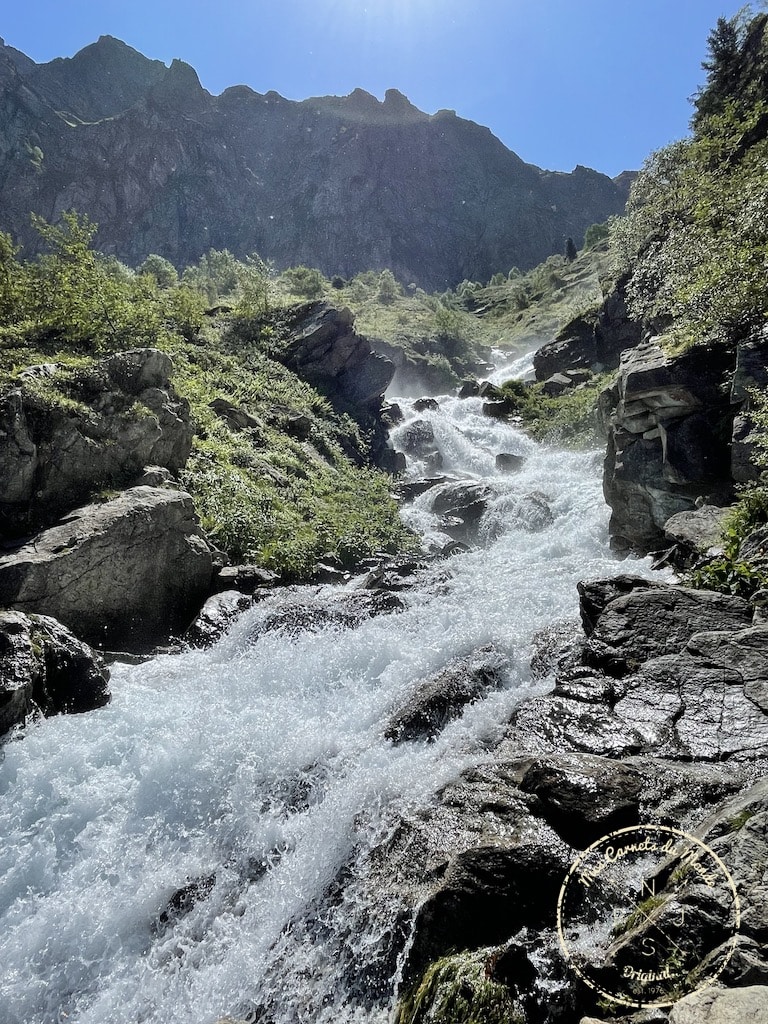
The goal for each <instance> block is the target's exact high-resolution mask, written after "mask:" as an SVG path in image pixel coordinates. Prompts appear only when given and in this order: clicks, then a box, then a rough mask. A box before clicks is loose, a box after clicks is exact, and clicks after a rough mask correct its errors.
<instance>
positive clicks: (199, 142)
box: [0, 36, 628, 289]
mask: <svg viewBox="0 0 768 1024" xmlns="http://www.w3.org/2000/svg"><path fill="white" fill-rule="evenodd" d="M627 187H628V184H627V181H626V180H625V179H624V178H623V177H621V178H620V179H617V180H616V181H613V180H611V179H610V178H608V177H607V176H605V175H602V174H599V173H598V172H596V171H592V170H589V169H587V168H584V167H577V168H576V169H575V170H574V171H573V172H572V173H571V174H566V173H562V172H549V171H543V170H540V169H539V168H537V167H535V166H533V165H532V164H527V163H525V162H524V161H523V160H521V159H520V158H519V157H518V156H516V155H515V154H514V153H512V152H511V151H510V150H508V149H507V148H506V147H505V146H504V145H503V144H502V143H501V142H500V141H499V140H498V139H497V138H495V136H494V135H493V134H492V133H491V132H490V130H489V129H487V128H483V127H481V126H479V125H477V124H475V123H474V122H472V121H467V120H464V119H462V118H459V117H457V116H456V114H455V113H454V112H453V111H438V112H437V113H436V114H434V115H429V114H426V113H423V112H422V111H420V110H418V109H417V108H416V107H415V106H413V105H412V104H411V103H410V102H409V101H408V100H407V99H406V97H405V96H403V95H402V94H401V93H399V92H397V91H396V90H389V91H388V92H387V94H386V97H385V99H384V101H383V102H381V101H379V100H377V99H376V98H375V97H374V96H371V95H370V94H368V93H366V92H364V91H363V90H360V89H358V90H355V91H354V92H353V93H351V94H350V95H349V96H345V97H335V96H328V97H319V98H314V99H308V100H304V101H300V102H296V101H292V100H286V99H284V98H283V97H281V96H279V95H278V94H277V93H275V92H268V93H266V94H263V95H262V94H260V93H256V92H254V91H253V90H252V89H250V88H249V87H247V86H234V87H232V88H229V89H227V90H225V91H224V92H223V93H222V94H221V95H220V96H212V95H211V94H210V93H208V92H207V91H206V90H204V89H203V88H202V86H201V84H200V81H199V79H198V77H197V74H196V72H195V71H194V69H193V68H191V67H190V66H189V65H188V64H185V63H184V62H182V61H178V60H175V61H173V63H172V64H171V65H170V67H166V66H165V65H164V64H162V62H160V61H153V60H149V59H148V58H146V57H144V56H143V55H142V54H140V53H138V52H137V51H136V50H134V49H132V48H131V47H129V46H127V45H126V44H125V43H122V42H120V41H119V40H117V39H113V38H112V37H109V36H102V37H101V38H100V39H99V40H98V41H97V42H96V43H93V44H91V45H90V46H87V47H85V48H84V49H83V50H81V51H80V52H79V53H78V54H76V55H75V56H74V57H72V58H58V59H56V60H54V61H51V62H49V63H47V64H36V63H35V62H34V61H32V60H30V58H28V57H26V56H25V55H24V54H22V53H20V51H18V50H14V49H13V48H12V47H9V46H6V45H5V44H4V43H2V41H0V190H1V193H0V194H2V197H3V201H2V206H1V208H0V228H2V229H4V230H8V231H11V232H12V233H13V235H14V236H15V237H16V238H17V239H18V240H19V241H20V242H22V243H24V244H25V245H27V246H28V247H30V248H32V249H33V248H34V245H35V234H34V232H33V230H32V229H31V227H30V218H29V214H30V211H34V212H36V213H39V214H41V215H42V216H44V217H46V218H47V219H52V218H55V217H56V216H57V215H58V214H59V213H60V212H61V211H62V210H65V209H69V208H75V209H77V210H78V211H80V212H83V213H88V214H89V215H90V216H91V217H92V219H94V220H95V221H97V222H98V223H99V225H100V231H99V235H98V237H97V244H98V245H99V247H100V248H101V249H102V250H104V251H105V252H108V253H113V254H115V255H116V256H118V257H119V258H121V259H123V260H125V261H127V262H129V263H132V264H136V263H137V262H140V261H141V260H142V259H143V258H144V257H145V256H146V255H147V253H149V252H158V253H160V254H161V255H163V256H166V257H167V258H168V259H170V260H171V261H172V262H174V263H175V264H177V265H179V266H181V265H184V264H186V263H189V262H192V261H194V260H196V259H197V258H198V257H199V256H200V255H201V253H203V252H204V251H206V250H207V249H208V248H210V247H215V248H228V249H231V250H232V251H233V252H234V253H235V254H236V255H244V254H246V253H248V252H252V251H257V252H259V253H260V254H261V255H262V256H264V257H267V258H271V259H273V260H274V261H275V262H276V264H277V265H278V266H288V265H296V264H300V263H306V264H309V265H312V266H317V267H319V268H320V269H321V270H323V271H324V272H325V273H327V274H333V273H340V274H343V275H352V274H354V273H357V272H359V271H361V270H365V269H369V268H381V267H385V266H388V267H391V268H392V269H393V270H394V272H395V273H396V274H397V276H398V277H400V278H401V279H402V280H404V281H406V282H410V281H415V282H416V283H418V284H419V285H421V286H422V287H425V288H430V289H433V288H443V287H446V286H448V285H455V284H456V283H458V282H459V281H461V280H462V279H464V278H466V277H468V278H472V279H482V280H485V279H487V278H488V277H489V276H490V275H491V274H492V273H494V272H496V271H498V270H506V269H508V268H509V267H511V266H518V267H520V268H522V269H525V268H529V267H531V266H533V265H535V264H536V263H538V262H540V261H541V260H543V259H545V258H546V257H547V256H549V255H551V254H552V253H554V252H561V251H562V248H563V240H564V237H565V236H568V235H570V236H573V237H574V238H576V239H577V240H580V239H581V237H582V236H583V233H584V231H585V229H586V228H587V227H588V226H589V225H590V224H592V223H594V222H596V221H602V220H604V219H605V218H606V217H607V216H609V215H610V214H612V213H618V212H620V211H621V210H622V209H623V206H624V202H625V200H626V194H627Z"/></svg>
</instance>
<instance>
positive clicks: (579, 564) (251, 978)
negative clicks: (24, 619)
mask: <svg viewBox="0 0 768 1024" xmlns="http://www.w3.org/2000/svg"><path fill="white" fill-rule="evenodd" d="M438 401H439V408H438V409H428V410H426V411H424V412H420V413H415V412H413V411H412V406H411V403H410V402H409V401H407V400H403V401H402V403H401V404H402V407H403V409H404V411H405V412H406V414H407V418H406V420H405V422H404V423H403V424H402V425H401V426H400V427H398V429H397V430H396V431H395V433H394V440H395V442H396V443H397V442H398V441H400V442H402V440H403V436H404V433H405V432H406V431H407V429H408V427H409V425H412V424H413V422H414V421H415V420H417V419H421V420H423V421H425V422H428V423H429V424H430V426H431V429H432V433H433V436H434V443H435V447H436V448H437V449H438V450H439V452H440V454H441V457H442V467H441V469H440V470H439V473H440V474H444V475H449V476H454V477H459V478H460V479H463V480H467V481H470V482H472V481H474V482H478V481H481V482H482V483H483V484H485V485H487V487H488V489H489V490H488V494H487V496H486V497H487V506H486V508H485V511H484V513H483V516H482V519H481V520H480V523H479V525H478V537H479V541H480V544H481V545H484V546H480V547H478V548H477V549H475V550H471V551H468V552H465V553H461V554H458V555H454V556H453V557H451V558H446V559H441V560H439V561H436V562H434V563H433V564H432V567H431V568H430V569H429V570H428V571H427V572H426V573H425V574H424V575H423V576H422V577H420V579H419V582H418V584H417V585H416V586H415V587H414V588H413V589H411V590H407V591H404V592H403V593H402V595H401V599H402V602H403V605H404V607H403V609H402V610H400V611H396V612H392V613H390V614H385V615H379V616H377V617H372V618H367V619H364V620H363V621H361V622H360V623H359V624H357V625H356V627H353V626H351V625H350V623H348V622H345V621H341V620H338V619H334V618H333V617H326V618H325V619H322V620H319V621H318V622H316V623H315V624H314V625H313V626H312V627H311V628H309V629H304V630H297V629H290V628H283V629H266V626H267V624H268V623H270V622H272V623H273V624H274V623H275V621H277V620H276V618H275V617H276V616H278V618H279V615H280V612H281V609H284V608H285V606H286V603H289V602H290V603H292V604H293V605H297V604H301V605H312V606H314V607H322V606H324V605H327V604H328V603H329V602H333V601H334V600H335V599H337V597H338V595H339V593H340V588H338V587H335V588H334V587H330V586H323V587H315V586H307V587H296V588H291V589H290V590H288V591H278V592H275V593H273V594H272V595H271V596H270V597H268V598H267V599H266V600H264V601H262V602H260V603H259V604H257V605H255V606H254V607H253V608H252V609H250V610H249V611H248V612H246V613H245V614H244V615H243V616H242V617H241V618H240V619H239V620H238V622H237V623H236V625H235V627H234V628H233V629H232V631H231V632H230V633H229V635H228V636H226V637H225V638H224V639H222V640H221V641H220V642H219V643H218V644H216V645H215V646H214V647H212V648H210V649H208V650H205V651H200V650H189V651H187V652H185V653H182V654H179V655H174V656H170V655H169V656H162V657H157V658H155V659H153V660H152V661H151V662H148V663H145V664H142V665H127V664H118V665H115V666H114V667H113V675H112V691H113V700H112V703H111V704H110V705H109V706H108V707H106V708H104V709H102V710H99V711H97V712H93V713H91V714H87V715H80V716H69V717H67V716H62V717H58V718H51V719H47V720H43V721H40V722H37V723H35V724H33V725H30V726H29V727H28V728H27V729H26V733H25V735H24V736H23V737H22V738H20V739H18V740H13V741H12V742H10V743H8V744H7V745H6V746H5V747H4V748H3V750H2V755H3V759H2V764H0V823H1V824H0V828H1V829H2V835H3V843H2V845H1V846H0V1007H2V1010H0V1017H1V1018H2V1021H3V1024H54V1022H55V1024H61V1022H64V1021H66V1022H67V1024H126V1022H139V1021H141V1022H148V1024H150V1022H151V1024H193V1022H194V1024H212V1022H214V1021H217V1020H219V1019H220V1018H223V1017H226V1016H233V1017H238V1016H239V1017H242V1018H244V1019H249V1017H250V1018H252V1019H258V1020H261V1021H265V1022H266V1021H269V1022H271V1024H294V1022H307V1024H309V1022H312V1024H315V1022H329V1024H330V1022H331V1021H333V1022H341V1024H344V1022H363V1021H365V1022H384V1021H386V1020H387V1019H388V1017H389V1013H390V1010H391V1000H392V988H393V985H392V980H391V979H392V976H393V974H394V972H395V969H396V956H395V953H396V950H397V948H399V947H398V944H397V943H398V941H399V942H400V944H402V934H400V933H403V931H404V930H405V931H407V922H405V923H404V922H403V921H402V914H401V908H398V907H394V906H391V905H388V904H387V902H386V901H382V902H380V903H377V902H376V901H375V899H374V900H373V901H371V896H370V888H369V887H368V888H367V887H366V884H365V876H366V871H367V867H366V865H367V864H368V854H369V852H370V850H371V849H373V848H374V847H375V846H376V844H377V843H380V842H381V840H382V837H383V834H384V832H385V831H386V829H387V828H388V827H389V824H388V823H390V822H391V821H392V820H395V819H396V815H397V812H398V810H399V809H401V808H406V807H412V806H414V805H423V804H427V803H429V801H430V800H432V799H433V798H434V794H435V792H436V791H437V790H438V789H439V788H440V787H441V786H443V785H445V784H446V783H447V782H449V781H451V780H453V779H455V778H456V777H457V776H458V775H459V774H460V773H461V772H462V771H463V770H464V769H465V768H467V767H468V766H470V765H473V764H477V763H478V762H480V761H482V760H483V759H484V758H487V757H488V756H489V754H488V750H489V747H490V746H491V745H492V744H493V742H494V741H495V740H497V739H498V738H499V737H500V736H501V734H502V731H503V728H504V723H505V721H506V720H507V719H508V718H509V715H510V713H511V711H512V709H513V708H514V707H515V705H516V704H517V703H518V702H519V701H520V700H522V699H525V698H526V697H527V696H530V695H531V694H532V693H534V692H539V690H540V688H541V687H542V685H544V686H546V685H547V684H546V683H544V684H542V683H540V682H538V683H536V682H534V681H532V679H531V675H530V671H529V657H530V652H531V639H532V637H533V635H534V633H535V632H536V630H537V629H539V628H541V627H542V626H544V625H545V624H547V623H550V622H552V621H554V620H557V619H562V618H575V617H576V615H577V613H578V608H577V595H576V590H575V584H576V582H577V580H579V579H582V578H589V577H599V576H606V575H613V574H615V573H616V572H617V571H618V564H617V563H616V562H615V561H614V560H613V559H612V558H611V557H610V554H609V551H608V546H607V510H606V508H605V506H604V504H603V500H602V495H601V481H600V473H601V457H600V454H599V453H597V452H587V453H576V452H564V451H559V450H555V449H553V448H549V447H547V446H541V445H536V444H534V443H533V442H532V441H531V440H529V439H528V438H526V437H525V436H524V435H523V434H522V433H521V432H520V431H519V430H517V429H516V428H515V427H514V426H511V425H509V424H507V423H504V422H501V421H498V420H492V419H489V418H488V417H485V416H483V415H482V412H481V404H482V403H481V401H480V400H479V399H466V400H464V401H459V400H458V399H454V398H449V397H447V396H444V397H441V398H439V399H438ZM501 452H504V453H510V454H513V455H520V456H522V458H523V460H524V461H523V462H522V465H521V467H520V468H519V470H518V471H517V472H515V473H507V474H505V473H503V472H501V471H500V470H498V469H497V468H496V455H498V454H499V453H501ZM424 471H425V470H424V466H423V465H421V464H420V463H419V462H418V460H417V459H414V460H412V462H411V464H410V466H409V469H408V473H407V475H406V479H407V480H415V479H417V478H418V477H419V476H422V475H423V474H424ZM433 475H434V474H433ZM446 486H447V485H446V484H445V483H442V484H441V483H438V484H436V485H435V487H432V488H431V489H430V490H428V491H426V492H425V493H423V494H421V495H420V496H419V497H418V498H416V499H415V501H414V502H413V503H411V504H409V505H407V506H406V507H405V509H404V515H405V517H406V519H407V521H408V523H409V524H410V525H411V526H413V527H414V529H417V530H418V531H419V532H420V533H421V534H422V535H423V536H424V538H425V544H426V545H427V546H431V547H432V548H433V549H434V548H439V547H440V546H441V545H442V544H444V543H445V542H446V541H447V540H448V539H450V531H448V532H447V531H446V528H445V520H444V519H442V518H441V517H440V516H439V515H437V514H436V513H435V511H434V510H433V508H432V503H433V502H434V501H435V495H436V494H439V493H440V491H441V488H443V490H444V489H445V487H446ZM532 496H533V497H532ZM536 508H538V509H539V510H542V509H545V510H546V515H544V514H541V515H538V516H537V515H536V514H535V509H536ZM532 510H533V513H532ZM643 571H644V570H643ZM359 586H360V581H359V580H357V581H353V582H352V583H351V584H349V585H348V587H347V590H355V589H356V588H359ZM286 621H288V620H286ZM488 643H494V644H496V646H497V647H499V648H501V649H502V650H503V651H504V652H505V653H506V655H507V656H508V659H509V669H508V671H507V676H506V679H505V685H504V687H503V688H502V689H500V690H498V691H496V692H494V693H493V694H491V695H490V696H489V697H487V698H486V699H484V700H482V701H479V702H478V703H475V704H473V705H471V706H469V707H468V708H467V709H466V710H465V712H464V714H463V715H462V716H461V717H460V718H458V719H457V720H456V721H454V722H452V723H451V724H450V725H448V726H447V728H446V729H445V730H444V731H443V732H442V734H441V735H440V736H439V737H438V738H437V739H436V741H435V742H433V743H429V744H428V743H425V742H413V743H404V744H402V745H400V746H393V745H392V743H391V742H390V741H389V740H387V739H386V738H385V736H384V732H385V725H386V722H387V719H388V717H389V716H390V714H391V713H392V712H393V711H394V710H396V709H397V708H398V707H400V706H401V705H402V703H403V701H404V699H405V697H406V696H407V695H408V694H409V693H410V692H411V690H412V688H413V685H414V682H415V681H416V680H419V679H422V678H423V677H425V676H428V675H430V674H431V673H433V672H435V671H436V670H438V669H440V668H441V667H442V666H444V665H445V664H446V663H447V662H449V661H450V660H451V659H453V658H456V657H458V656H464V655H467V654H469V653H470V652H472V651H473V650H475V649H476V648H477V647H479V646H481V645H484V644H488ZM537 688H538V689H537ZM174 894H176V895H175V897H174ZM172 897H173V907H172V908H171V910H169V909H168V907H169V901H170V900H172ZM398 930H399V931H398ZM398 934H400V938H399V939H397V936H398ZM396 939H397V941H396Z"/></svg>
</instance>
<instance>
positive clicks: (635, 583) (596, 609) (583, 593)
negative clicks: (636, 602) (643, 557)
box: [576, 573, 663, 636]
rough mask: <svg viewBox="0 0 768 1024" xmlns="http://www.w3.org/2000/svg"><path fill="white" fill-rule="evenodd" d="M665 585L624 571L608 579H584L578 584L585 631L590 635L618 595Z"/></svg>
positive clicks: (622, 595)
mask: <svg viewBox="0 0 768 1024" xmlns="http://www.w3.org/2000/svg"><path fill="white" fill-rule="evenodd" d="M658 586H663V584H659V583H656V582H654V581H653V580H647V579H646V578H645V577H644V576H631V575H628V574H627V573H622V574H621V575H619V576H612V577H611V578H610V579H607V580H582V581H581V582H579V583H577V584H576V589H577V590H578V592H579V612H580V614H581V624H582V626H583V627H584V632H585V634H586V635H587V636H590V634H591V633H592V631H593V629H594V628H595V626H596V625H597V620H598V619H599V618H600V616H601V615H602V614H603V612H604V611H605V608H606V607H607V606H608V605H609V604H610V602H611V601H613V600H614V599H615V598H617V597H624V596H626V595H627V594H631V593H632V592H633V591H635V590H650V589H652V588H653V587H658Z"/></svg>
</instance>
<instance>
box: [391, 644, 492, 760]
mask: <svg viewBox="0 0 768 1024" xmlns="http://www.w3.org/2000/svg"><path fill="white" fill-rule="evenodd" d="M508 664H509V663H508V661H507V658H506V657H505V656H504V655H503V654H502V653H501V652H500V651H499V650H498V649H497V648H495V647H493V646H488V647H481V648H478V650H476V651H475V652H474V653H473V654H472V655H470V656H469V657H468V658H461V659H457V660H456V661H454V662H452V663H451V664H449V665H448V666H446V668H444V669H442V670H441V671H440V672H438V673H436V674H435V675H434V676H431V677H430V678H428V679H425V680H423V681H422V682H421V683H419V684H417V686H416V688H415V690H414V692H413V694H412V695H411V697H410V698H409V699H408V701H407V703H406V704H405V706H404V707H403V708H401V709H400V710H399V711H397V712H396V713H395V714H394V715H393V716H392V717H391V718H390V720H389V722H388V724H387V727H386V729H385V732H384V735H385V736H386V737H387V739H390V740H392V741H393V742H394V743H404V742H406V741H409V740H417V739H419V740H423V739H434V737H435V736H437V735H438V734H439V733H440V732H441V731H442V730H443V729H444V728H445V726H446V725H447V724H448V723H449V722H450V721H452V720H453V719H454V718H458V717H459V715H460V714H461V713H462V711H463V710H464V708H465V707H466V706H467V704H471V703H474V702H475V701H476V700H479V699H480V698H481V697H484V696H485V695H486V694H487V693H488V692H489V691H490V690H491V689H494V688H497V687H499V686H501V685H502V684H503V682H504V675H505V672H506V670H507V668H508Z"/></svg>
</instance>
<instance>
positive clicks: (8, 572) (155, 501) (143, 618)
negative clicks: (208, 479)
mask: <svg viewBox="0 0 768 1024" xmlns="http://www.w3.org/2000/svg"><path fill="white" fill-rule="evenodd" d="M211 578H212V561H211V552H210V550H209V548H208V545H207V543H206V541H205V538H204V537H203V534H202V531H201V530H200V527H199V525H198V523H197V519H196V517H195V513H194V507H193V504H192V499H191V497H190V496H189V495H188V494H185V493H184V492H183V491H171V490H167V489H165V488H153V487H134V488H131V489H130V490H127V491H124V492H122V493H121V494H120V495H119V496H118V497H116V498H113V499H112V500H111V501H107V502H104V503H103V504H96V505H86V506H84V507H83V508H80V509H77V510H76V511H74V512H72V513H71V514H70V515H69V516H68V517H67V518H66V519H65V520H63V521H62V522H61V523H60V524H59V525H58V526H54V527H52V528H51V529H49V530H46V531H44V532H43V533H41V534H39V535H38V536H37V537H35V539H34V540H33V541H31V542H29V543H28V544H25V545H23V546H21V547H20V548H18V549H17V550H15V551H13V552H11V553H9V554H7V555H4V556H3V557H0V603H2V604H4V605H6V606H7V607H9V608H16V609H18V610H19V611H23V612H26V613H28V614H34V613H38V614H41V613H42V614H49V615H53V616H54V617H55V618H57V619H59V621H60V622H62V623H63V624H64V625H66V626H67V627H69V628H70V629H72V630H76V631H77V634H78V635H79V636H81V637H82V638H83V639H84V640H86V641H88V642H90V643H93V644H96V645H101V644H104V643H107V644H109V645H110V646H112V645H115V644H127V645H129V646H130V645H132V644H138V645H142V644H148V645H152V644H153V643H154V642H157V641H158V640H160V639H162V638H163V637H166V636H167V635H168V634H169V633H170V632H172V631H173V630H174V629H182V628H184V627H185V626H186V625H187V623H188V622H189V619H190V617H191V615H192V614H193V613H194V611H195V610H196V607H198V606H199V604H198V602H200V601H202V599H203V598H204V596H205V594H206V593H207V592H208V591H209V587H210V582H211Z"/></svg>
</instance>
